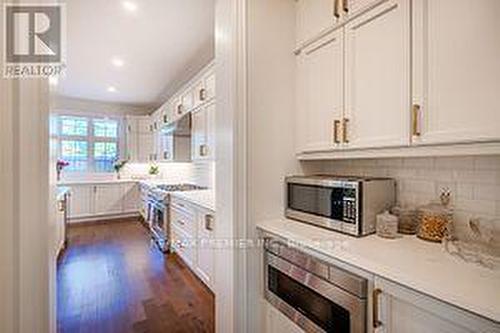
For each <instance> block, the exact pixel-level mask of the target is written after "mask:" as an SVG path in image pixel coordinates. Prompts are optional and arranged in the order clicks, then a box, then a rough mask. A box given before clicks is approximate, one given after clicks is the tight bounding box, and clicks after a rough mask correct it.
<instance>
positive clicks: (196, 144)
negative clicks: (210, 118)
mask: <svg viewBox="0 0 500 333" xmlns="http://www.w3.org/2000/svg"><path fill="white" fill-rule="evenodd" d="M191 120H192V130H191V140H192V143H191V150H192V151H191V153H192V159H193V161H195V160H202V159H204V158H205V156H204V154H203V153H204V150H203V149H204V148H203V147H204V146H205V145H206V144H207V112H206V108H204V107H202V108H201V109H199V110H197V111H196V112H193V114H192V119H191Z"/></svg>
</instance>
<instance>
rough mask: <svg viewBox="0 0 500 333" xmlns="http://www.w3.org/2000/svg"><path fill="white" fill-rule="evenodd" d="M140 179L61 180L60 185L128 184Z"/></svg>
mask: <svg viewBox="0 0 500 333" xmlns="http://www.w3.org/2000/svg"><path fill="white" fill-rule="evenodd" d="M140 181H141V180H139V179H105V180H74V181H70V180H68V181H60V182H59V183H57V185H58V186H71V185H100V184H102V185H106V184H127V183H138V182H140Z"/></svg>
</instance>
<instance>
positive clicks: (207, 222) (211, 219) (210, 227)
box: [205, 215, 214, 231]
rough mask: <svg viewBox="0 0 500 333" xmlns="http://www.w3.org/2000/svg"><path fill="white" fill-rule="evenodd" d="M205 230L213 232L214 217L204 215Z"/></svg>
mask: <svg viewBox="0 0 500 333" xmlns="http://www.w3.org/2000/svg"><path fill="white" fill-rule="evenodd" d="M205 229H206V230H208V231H213V230H214V217H213V215H205Z"/></svg>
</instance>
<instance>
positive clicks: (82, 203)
mask: <svg viewBox="0 0 500 333" xmlns="http://www.w3.org/2000/svg"><path fill="white" fill-rule="evenodd" d="M70 187H71V203H70V204H71V211H70V218H72V219H78V218H85V217H89V216H91V215H92V214H93V209H94V204H93V202H94V199H93V198H94V193H93V186H90V185H77V186H74V185H71V186H70Z"/></svg>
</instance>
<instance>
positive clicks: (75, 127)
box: [61, 116, 88, 136]
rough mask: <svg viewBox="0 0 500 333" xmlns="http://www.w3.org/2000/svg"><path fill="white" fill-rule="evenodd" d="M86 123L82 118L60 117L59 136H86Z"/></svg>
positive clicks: (85, 119)
mask: <svg viewBox="0 0 500 333" xmlns="http://www.w3.org/2000/svg"><path fill="white" fill-rule="evenodd" d="M87 133H88V121H87V118H82V117H69V116H64V117H61V134H62V135H76V136H87Z"/></svg>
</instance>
